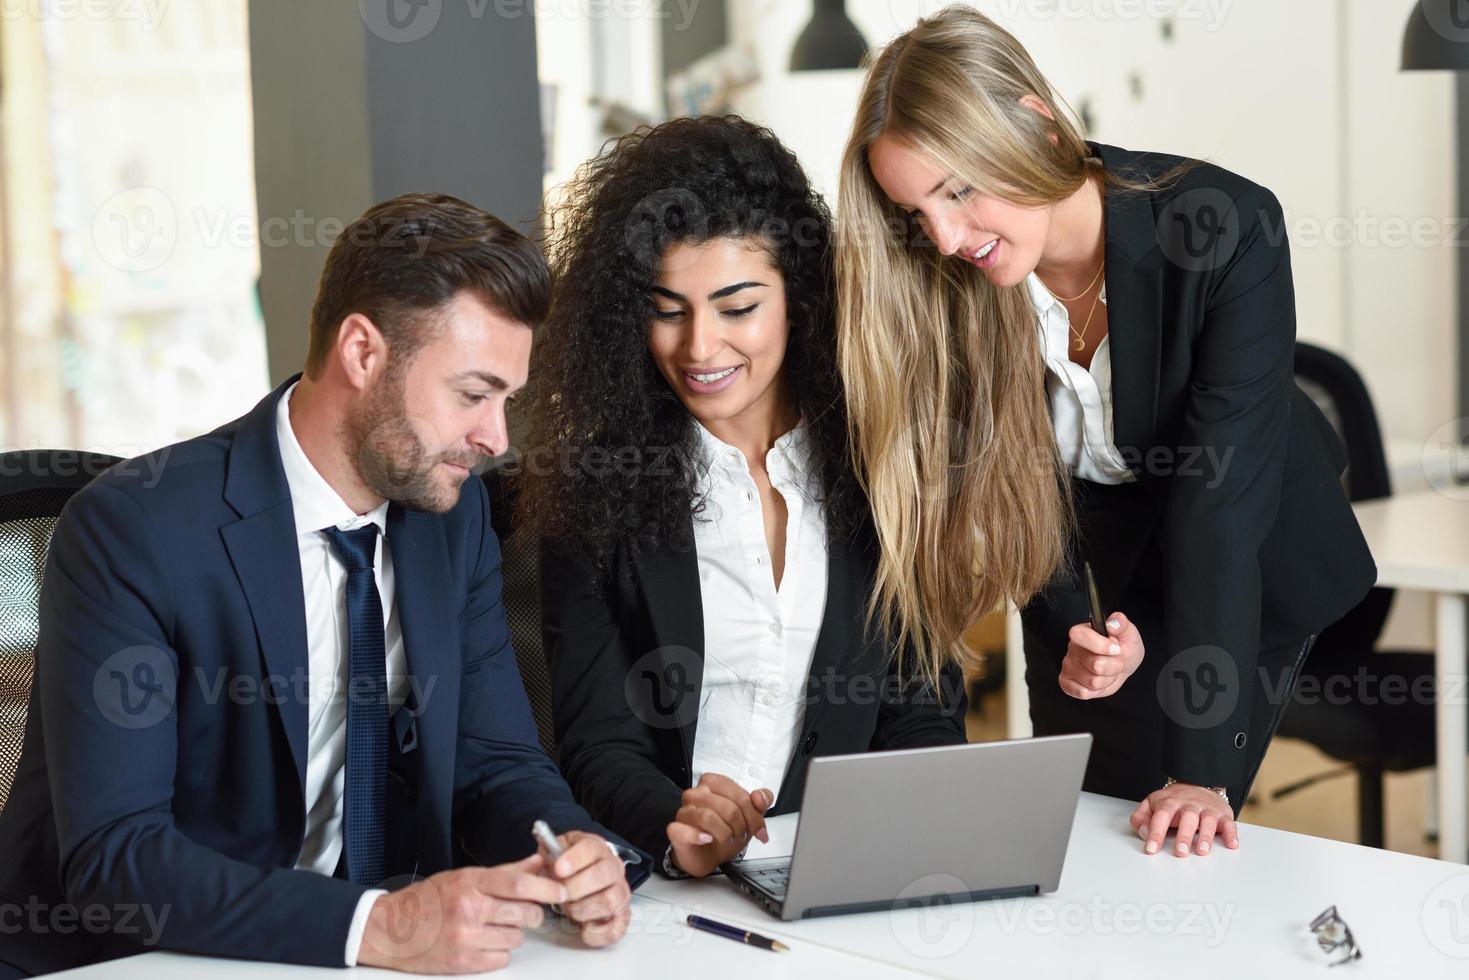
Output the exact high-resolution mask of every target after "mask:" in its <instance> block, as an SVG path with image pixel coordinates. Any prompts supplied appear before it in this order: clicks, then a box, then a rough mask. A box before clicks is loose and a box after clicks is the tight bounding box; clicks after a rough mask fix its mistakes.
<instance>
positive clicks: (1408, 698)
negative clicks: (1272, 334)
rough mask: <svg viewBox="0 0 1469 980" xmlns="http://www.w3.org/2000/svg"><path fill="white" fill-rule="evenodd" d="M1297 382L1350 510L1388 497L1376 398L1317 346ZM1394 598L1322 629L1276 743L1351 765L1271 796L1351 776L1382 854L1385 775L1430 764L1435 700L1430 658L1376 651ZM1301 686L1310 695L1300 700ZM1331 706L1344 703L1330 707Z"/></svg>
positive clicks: (1362, 826) (1380, 593) (1380, 599)
mask: <svg viewBox="0 0 1469 980" xmlns="http://www.w3.org/2000/svg"><path fill="white" fill-rule="evenodd" d="M1295 374H1296V384H1297V386H1298V387H1300V389H1301V390H1302V391H1304V392H1305V393H1306V394H1307V395H1308V396H1309V397H1310V398H1311V400H1312V401H1314V402H1316V404H1317V405H1318V406H1320V408H1321V410H1322V412H1323V413H1324V414H1325V415H1326V417H1327V419H1328V420H1329V421H1330V422H1331V424H1332V426H1333V427H1334V428H1335V429H1336V431H1337V433H1338V434H1339V435H1340V436H1341V438H1342V441H1343V443H1345V445H1346V449H1347V470H1346V473H1345V475H1344V476H1343V482H1344V484H1345V488H1346V491H1347V496H1348V498H1349V499H1351V500H1352V501H1353V502H1354V503H1355V502H1356V501H1359V500H1374V499H1377V498H1379V497H1386V496H1389V495H1390V494H1391V493H1392V486H1391V483H1390V481H1389V479H1388V469H1387V454H1386V452H1385V451H1384V449H1383V445H1382V433H1381V430H1380V429H1379V428H1378V424H1377V414H1376V412H1375V411H1374V409H1373V407H1372V398H1371V396H1370V395H1369V394H1368V393H1367V386H1366V385H1365V384H1363V382H1362V378H1361V375H1359V374H1358V373H1357V371H1356V369H1354V368H1353V367H1352V366H1351V365H1350V364H1349V363H1347V361H1345V360H1344V359H1343V358H1341V357H1339V356H1338V355H1336V354H1333V353H1332V352H1330V351H1328V350H1324V349H1322V348H1320V347H1315V346H1313V345H1311V344H1306V343H1298V344H1296V352H1295ZM1392 600H1393V590H1392V589H1380V588H1375V589H1373V590H1372V591H1370V592H1369V593H1367V596H1366V597H1365V598H1364V599H1363V600H1362V601H1361V602H1360V603H1358V604H1357V605H1356V606H1355V607H1354V608H1353V609H1352V610H1351V611H1350V612H1348V613H1347V614H1346V615H1345V616H1343V617H1342V618H1341V619H1340V620H1338V621H1337V622H1336V623H1333V624H1332V625H1331V626H1328V627H1327V628H1326V629H1324V630H1322V632H1321V635H1320V636H1319V637H1317V639H1316V646H1315V648H1314V649H1313V650H1312V652H1311V656H1310V657H1308V658H1307V659H1306V663H1305V664H1304V665H1303V666H1302V668H1301V677H1300V679H1298V681H1297V684H1296V690H1295V691H1294V692H1293V693H1292V698H1291V704H1290V705H1289V707H1288V708H1287V710H1286V711H1285V714H1284V716H1283V718H1282V719H1281V723H1280V727H1279V729H1278V730H1277V732H1276V734H1277V735H1282V736H1285V737H1286V738H1297V739H1301V740H1302V741H1305V742H1309V743H1310V744H1312V745H1315V746H1316V747H1317V748H1318V749H1320V750H1321V751H1322V752H1324V753H1325V754H1326V755H1328V756H1330V757H1331V758H1333V759H1337V760H1339V761H1341V762H1344V763H1346V764H1347V765H1346V766H1345V767H1344V768H1342V769H1338V770H1334V771H1332V772H1328V773H1322V774H1319V775H1316V776H1312V777H1310V778H1308V779H1305V780H1302V781H1300V782H1297V783H1293V784H1291V785H1289V786H1284V787H1281V788H1279V789H1277V790H1275V791H1274V792H1273V793H1272V794H1271V795H1272V797H1273V798H1276V799H1278V798H1280V797H1282V796H1286V795H1289V794H1291V793H1294V792H1296V791H1298V790H1301V789H1305V788H1306V787H1307V786H1311V785H1313V784H1315V783H1317V782H1319V781H1320V780H1322V779H1326V778H1330V777H1332V776H1335V775H1341V774H1345V773H1348V772H1352V771H1355V772H1356V774H1357V835H1358V839H1359V840H1360V842H1361V843H1362V844H1365V845H1367V846H1369V847H1382V846H1383V776H1384V774H1385V773H1388V772H1407V771H1410V770H1413V769H1422V768H1424V767H1427V766H1431V765H1433V764H1434V761H1435V760H1434V720H1433V701H1432V700H1431V699H1421V698H1420V699H1419V700H1418V701H1417V702H1416V703H1415V701H1414V698H1413V697H1412V695H1411V692H1414V691H1419V692H1421V691H1423V690H1433V687H1432V684H1433V655H1432V654H1423V653H1407V652H1402V651H1387V650H1382V651H1379V650H1377V649H1376V646H1377V640H1378V637H1379V636H1381V634H1382V628H1383V624H1384V623H1385V622H1386V621H1387V615H1388V611H1389V609H1390V608H1391V606H1392ZM1364 671H1365V672H1366V673H1365V676H1366V677H1368V678H1373V679H1374V680H1373V681H1372V682H1371V684H1370V686H1369V687H1367V690H1368V691H1370V692H1372V693H1373V695H1374V697H1373V698H1372V699H1370V700H1371V702H1372V703H1369V699H1364V698H1358V697H1357V696H1356V693H1357V691H1358V689H1357V688H1356V686H1355V681H1352V682H1350V683H1348V684H1346V685H1344V686H1343V685H1342V684H1341V682H1340V681H1338V682H1337V690H1338V691H1341V690H1342V689H1343V687H1344V689H1345V691H1346V692H1347V696H1346V697H1336V698H1332V697H1327V696H1326V695H1327V694H1329V693H1330V689H1329V688H1328V687H1327V686H1326V685H1327V682H1328V680H1329V679H1330V678H1332V677H1337V678H1341V677H1347V678H1355V677H1357V676H1359V673H1360V672H1364ZM1389 676H1401V677H1402V678H1403V685H1404V686H1403V691H1404V692H1405V695H1404V697H1403V698H1402V699H1401V703H1388V701H1389V700H1393V701H1396V700H1398V699H1396V698H1391V699H1389V698H1387V697H1385V696H1383V695H1384V685H1383V683H1382V681H1381V679H1382V678H1385V677H1389ZM1303 684H1311V685H1312V686H1313V688H1314V690H1312V691H1311V692H1310V696H1309V697H1307V696H1303V695H1304V691H1303ZM1333 700H1336V701H1338V702H1345V703H1331V702H1332V701H1333Z"/></svg>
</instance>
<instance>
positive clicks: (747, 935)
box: [688, 915, 790, 953]
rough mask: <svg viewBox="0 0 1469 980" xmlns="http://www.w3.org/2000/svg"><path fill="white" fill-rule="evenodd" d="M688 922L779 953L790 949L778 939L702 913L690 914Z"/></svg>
mask: <svg viewBox="0 0 1469 980" xmlns="http://www.w3.org/2000/svg"><path fill="white" fill-rule="evenodd" d="M688 923H689V925H690V926H692V927H693V928H695V929H698V930H700V931H701V932H708V933H713V934H714V935H716V936H723V937H724V938H725V939H733V940H734V941H735V942H737V943H744V944H745V945H746V946H759V947H760V948H761V949H769V950H773V951H774V952H777V953H784V952H786V951H788V950H789V949H790V947H789V946H787V945H786V944H785V943H783V942H781V941H780V940H778V939H771V938H769V937H768V936H762V935H760V934H758V933H754V932H748V931H746V930H744V929H741V928H739V927H738V926H727V925H725V924H724V923H723V922H715V921H714V920H713V919H706V918H704V917H703V916H702V915H691V916H689V917H688Z"/></svg>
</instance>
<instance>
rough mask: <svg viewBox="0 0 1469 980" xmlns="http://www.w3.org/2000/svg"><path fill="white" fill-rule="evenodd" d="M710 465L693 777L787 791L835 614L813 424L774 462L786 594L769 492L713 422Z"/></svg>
mask: <svg viewBox="0 0 1469 980" xmlns="http://www.w3.org/2000/svg"><path fill="white" fill-rule="evenodd" d="M696 427H697V429H698V431H699V441H700V450H701V456H702V463H703V464H704V469H705V470H707V473H706V475H705V476H704V478H703V481H702V484H701V486H700V491H701V492H707V494H708V495H707V497H706V498H705V506H704V510H703V512H702V513H699V514H696V515H694V547H695V550H696V551H697V553H698V564H699V593H700V597H701V600H702V603H703V610H704V679H703V685H702V696H701V701H700V704H699V721H698V725H697V727H696V729H695V732H694V758H693V780H694V784H695V785H697V784H698V781H699V778H700V777H701V776H702V775H703V774H704V773H706V772H713V773H719V774H720V775H723V776H728V777H729V778H730V779H733V780H734V781H735V782H736V783H738V784H739V785H740V786H741V787H743V788H744V789H746V790H749V791H752V792H753V791H754V790H757V789H760V788H762V787H764V788H767V789H769V790H770V791H771V792H772V793H775V794H778V793H779V792H780V784H781V781H782V780H783V779H784V777H785V771H786V765H787V764H788V763H789V762H790V758H791V753H792V751H794V749H795V745H796V739H797V737H798V736H799V735H800V731H801V725H802V722H803V720H804V701H805V696H806V685H807V679H808V676H809V674H810V671H811V655H812V653H813V651H814V650H815V648H816V637H817V634H819V633H820V632H821V620H822V616H823V614H824V612H825V609H826V589H827V551H826V515H825V513H824V512H823V510H822V507H821V502H820V483H819V478H818V477H817V475H816V474H815V473H814V472H813V470H812V461H811V457H810V453H809V442H808V436H807V432H806V430H805V428H803V427H799V426H798V427H797V428H795V429H793V430H792V431H790V432H788V433H786V434H785V435H783V436H781V437H780V438H779V439H777V440H776V441H775V445H774V446H773V447H772V448H771V450H770V452H768V453H767V454H766V456H765V469H766V472H767V473H768V474H769V476H770V482H771V485H772V486H774V487H775V489H776V490H777V491H778V492H779V493H780V495H781V497H782V498H784V500H785V505H786V511H787V516H786V543H785V573H784V575H783V576H782V578H781V585H780V589H779V590H777V589H776V587H775V578H774V575H773V574H772V572H771V567H770V549H769V546H768V545H767V544H766V540H765V523H764V517H763V514H762V511H761V506H760V491H759V489H758V488H757V487H756V486H755V479H754V477H752V476H751V475H750V467H749V464H748V462H747V461H746V459H745V456H744V454H743V453H742V452H740V450H738V449H736V448H734V447H733V446H730V445H727V444H726V443H724V442H722V441H720V440H719V439H717V438H715V437H714V436H713V435H712V434H711V433H710V432H709V431H708V430H707V429H705V428H704V427H703V426H702V425H698V424H697V423H696Z"/></svg>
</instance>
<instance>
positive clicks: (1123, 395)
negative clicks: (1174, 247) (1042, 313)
mask: <svg viewBox="0 0 1469 980" xmlns="http://www.w3.org/2000/svg"><path fill="white" fill-rule="evenodd" d="M1089 145H1090V146H1091V147H1092V150H1093V151H1094V152H1096V153H1098V155H1100V156H1101V158H1102V162H1103V165H1104V166H1105V168H1106V169H1107V170H1109V171H1113V172H1122V173H1126V174H1128V175H1129V176H1138V175H1139V174H1140V173H1141V169H1140V168H1139V167H1138V166H1137V154H1134V153H1130V152H1128V151H1127V150H1122V149H1119V148H1117V147H1115V146H1107V145H1105V144H1101V143H1090V144H1089ZM1152 200H1153V195H1151V194H1146V193H1133V192H1123V191H1115V190H1108V191H1107V193H1106V203H1105V214H1106V218H1105V222H1106V227H1105V234H1106V240H1107V246H1106V255H1107V260H1106V261H1107V336H1108V338H1109V341H1108V343H1109V346H1110V347H1111V359H1112V406H1113V441H1114V442H1115V443H1116V445H1117V448H1118V449H1119V450H1121V451H1122V453H1123V457H1124V459H1126V460H1127V462H1128V464H1129V466H1130V467H1131V469H1132V471H1133V472H1134V473H1136V474H1138V475H1139V476H1141V475H1142V471H1143V467H1142V462H1143V456H1144V454H1145V453H1146V451H1147V448H1148V447H1149V446H1151V445H1152V444H1153V437H1154V432H1155V424H1154V420H1155V419H1156V417H1157V409H1158V371H1159V353H1160V343H1161V330H1162V307H1163V278H1162V274H1161V266H1162V261H1163V258H1164V256H1163V251H1162V249H1160V248H1159V247H1158V225H1157V221H1158V218H1157V216H1156V215H1155V214H1154V212H1153V204H1152Z"/></svg>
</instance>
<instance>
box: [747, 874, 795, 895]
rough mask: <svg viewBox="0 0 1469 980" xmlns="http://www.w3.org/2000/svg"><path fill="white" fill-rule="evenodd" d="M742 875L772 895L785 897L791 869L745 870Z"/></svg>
mask: <svg viewBox="0 0 1469 980" xmlns="http://www.w3.org/2000/svg"><path fill="white" fill-rule="evenodd" d="M743 874H744V876H745V877H746V878H748V879H750V880H751V881H753V882H756V883H757V884H759V886H760V887H761V888H763V889H765V890H766V891H767V892H769V893H770V894H772V895H775V896H777V897H780V898H784V897H785V893H786V885H788V884H790V880H791V869H790V868H789V867H786V868H766V869H764V870H761V871H745V872H743Z"/></svg>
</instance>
